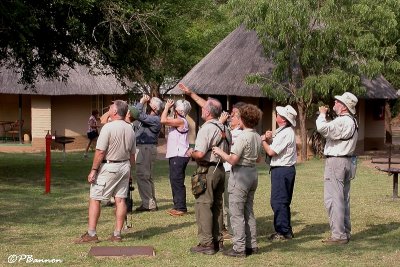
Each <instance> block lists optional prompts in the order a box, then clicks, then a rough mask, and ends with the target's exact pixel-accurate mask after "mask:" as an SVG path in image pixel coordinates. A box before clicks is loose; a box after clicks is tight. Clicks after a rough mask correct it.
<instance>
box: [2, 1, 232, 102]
mask: <svg viewBox="0 0 400 267" xmlns="http://www.w3.org/2000/svg"><path fill="white" fill-rule="evenodd" d="M217 2H218V1H217ZM217 2H215V1H212V0H188V1H183V0H177V1H173V0H166V1H164V0H163V1H161V0H147V1H146V0H143V1H128V0H82V1H71V0H52V1H45V0H37V1H26V0H7V1H1V2H0V65H4V66H7V67H12V68H15V69H20V70H21V74H22V79H21V82H22V83H24V84H27V85H34V83H35V81H36V79H37V77H38V76H41V77H45V78H48V79H54V78H57V77H59V76H61V77H62V78H63V79H64V80H67V79H68V74H67V72H63V67H64V66H67V67H70V68H73V67H74V66H75V64H85V65H88V66H93V67H95V68H96V69H99V70H100V71H107V72H109V71H110V70H111V71H112V72H114V74H117V76H118V77H119V78H121V81H126V80H127V79H128V80H131V81H132V82H133V84H134V88H133V90H140V91H142V92H146V93H150V92H152V94H158V90H159V89H160V87H161V85H164V86H165V85H168V84H171V82H174V81H175V80H176V79H179V78H180V77H181V76H182V75H183V74H184V73H186V72H187V71H188V70H189V69H190V67H192V66H193V65H194V64H195V63H197V62H198V61H199V60H200V59H201V58H202V57H203V56H204V55H205V54H206V53H207V52H208V51H209V50H210V49H211V48H212V47H213V46H214V45H215V44H216V42H218V41H219V40H220V39H221V38H222V37H223V36H225V34H226V33H227V31H228V30H229V29H228V28H227V24H226V23H224V17H223V16H222V15H221V13H220V11H219V9H218V6H219V5H220V4H219V3H217ZM21 18H24V19H21ZM104 66H105V67H104ZM107 67H111V68H107Z"/></svg>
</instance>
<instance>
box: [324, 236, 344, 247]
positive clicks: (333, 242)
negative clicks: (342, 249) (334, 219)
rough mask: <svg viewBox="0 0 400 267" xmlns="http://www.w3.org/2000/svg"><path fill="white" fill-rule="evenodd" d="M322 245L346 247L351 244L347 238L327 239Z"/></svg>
mask: <svg viewBox="0 0 400 267" xmlns="http://www.w3.org/2000/svg"><path fill="white" fill-rule="evenodd" d="M322 243H325V244H330V245H345V244H347V243H349V240H348V239H347V238H346V239H336V238H332V237H329V238H327V239H324V240H322Z"/></svg>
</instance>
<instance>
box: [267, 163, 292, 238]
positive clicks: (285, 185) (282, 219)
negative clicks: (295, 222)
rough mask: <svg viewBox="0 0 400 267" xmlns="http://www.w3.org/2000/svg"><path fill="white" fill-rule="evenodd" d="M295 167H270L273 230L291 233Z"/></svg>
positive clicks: (280, 232) (285, 233)
mask: <svg viewBox="0 0 400 267" xmlns="http://www.w3.org/2000/svg"><path fill="white" fill-rule="evenodd" d="M295 177H296V168H295V167H294V166H290V167H273V168H271V207H272V210H273V211H274V228H275V232H277V233H279V234H282V235H287V234H292V226H291V223H290V220H291V215H290V203H291V202H292V196H293V189H294V181H295Z"/></svg>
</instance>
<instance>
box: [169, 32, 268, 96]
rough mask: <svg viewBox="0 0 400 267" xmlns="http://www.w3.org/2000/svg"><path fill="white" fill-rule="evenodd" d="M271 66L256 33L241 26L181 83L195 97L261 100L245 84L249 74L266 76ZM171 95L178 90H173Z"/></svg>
mask: <svg viewBox="0 0 400 267" xmlns="http://www.w3.org/2000/svg"><path fill="white" fill-rule="evenodd" d="M272 68H273V64H272V63H271V62H269V61H268V60H267V59H266V58H265V56H264V50H263V47H262V46H261V44H260V42H259V40H258V37H257V34H256V32H254V31H248V30H246V29H245V28H244V27H243V26H240V27H238V28H237V29H236V30H234V31H233V32H231V33H230V34H229V35H228V36H227V37H226V38H225V39H224V40H222V41H221V42H220V43H219V44H218V45H217V46H216V47H215V48H214V49H213V50H212V51H211V52H210V53H208V55H207V56H205V57H204V58H203V59H202V60H201V61H200V62H199V63H198V64H197V65H196V66H194V67H193V69H191V70H190V71H189V72H188V74H186V75H185V77H184V78H183V79H182V80H181V82H182V83H184V84H185V85H187V86H188V87H190V88H192V89H193V90H194V91H196V92H197V93H199V94H212V95H237V96H252V97H262V96H264V94H263V93H262V92H261V90H260V88H259V87H258V86H256V85H248V84H246V82H245V79H246V76H248V75H249V74H251V73H263V74H265V73H269V72H270V71H271V69H272ZM171 93H172V94H174V93H176V94H179V93H181V91H180V90H179V89H178V88H174V89H173V90H172V91H171Z"/></svg>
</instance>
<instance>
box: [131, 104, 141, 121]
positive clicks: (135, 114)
mask: <svg viewBox="0 0 400 267" xmlns="http://www.w3.org/2000/svg"><path fill="white" fill-rule="evenodd" d="M128 110H129V113H130V114H131V116H132V118H134V119H135V120H137V119H138V118H139V110H138V109H137V108H135V107H134V106H130V107H129V108H128Z"/></svg>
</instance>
